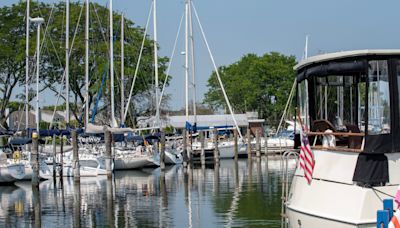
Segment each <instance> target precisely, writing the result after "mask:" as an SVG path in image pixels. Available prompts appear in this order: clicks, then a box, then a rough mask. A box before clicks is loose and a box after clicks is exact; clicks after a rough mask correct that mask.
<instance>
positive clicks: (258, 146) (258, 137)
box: [256, 129, 261, 158]
mask: <svg viewBox="0 0 400 228" xmlns="http://www.w3.org/2000/svg"><path fill="white" fill-rule="evenodd" d="M260 135H261V133H260V130H259V129H257V131H256V156H257V157H258V158H259V157H260V156H261V141H260V140H261V138H260Z"/></svg>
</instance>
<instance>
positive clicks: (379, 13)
mask: <svg viewBox="0 0 400 228" xmlns="http://www.w3.org/2000/svg"><path fill="white" fill-rule="evenodd" d="M81 1H82V0H81ZM91 1H95V2H97V3H99V4H101V5H103V6H105V5H107V2H108V1H106V0H91ZM16 2H18V1H17V0H1V1H0V6H4V5H10V4H12V3H16ZM45 2H50V3H51V2H58V1H55V0H45ZM193 3H194V5H195V7H196V9H197V12H198V14H199V17H200V20H201V23H202V25H203V28H204V31H205V33H206V36H207V40H208V43H209V44H210V48H211V51H212V53H213V55H214V59H215V61H216V64H217V66H221V65H229V64H232V63H234V62H236V61H238V60H239V59H240V58H241V57H242V56H244V55H246V54H248V53H255V54H258V55H262V54H264V53H267V52H271V51H277V52H280V53H283V54H285V55H294V56H296V58H297V59H298V60H300V59H301V57H302V55H303V51H304V44H305V37H306V35H309V49H308V54H309V56H312V55H316V54H320V53H326V52H336V51H345V50H356V49H378V48H390V49H393V48H400V13H398V9H400V1H395V0H388V1H372V0H351V1H349V0H335V1H321V0H303V1H299V0H279V1H277V0H193ZM150 4H151V1H150V0H114V1H113V5H114V9H115V10H117V11H118V12H121V13H124V14H125V15H126V17H128V18H129V19H131V20H133V21H134V22H135V23H136V24H137V25H139V26H145V24H146V19H147V16H148V11H149V7H150ZM183 11H184V1H183V0H158V1H157V15H158V25H157V26H158V32H157V33H158V42H159V45H160V47H161V49H160V51H159V55H160V56H167V57H170V55H171V52H172V49H173V44H174V40H175V36H176V33H177V29H178V26H179V21H180V18H181V16H182V14H183ZM22 23H23V22H22ZM194 26H195V31H194V36H195V55H196V57H195V58H196V68H197V71H196V86H197V101H198V102H201V101H202V98H203V95H204V93H205V92H206V91H207V80H208V78H209V77H210V75H211V73H212V71H213V65H212V63H211V61H210V58H209V56H208V53H207V50H206V48H205V46H204V45H203V41H202V39H201V34H200V33H199V30H198V29H197V24H195V25H194ZM150 35H152V28H151V27H150ZM182 36H183V33H181V36H180V37H181V38H180V39H179V44H178V48H177V50H176V52H177V55H175V56H174V61H173V63H172V65H171V72H170V74H171V75H172V76H173V79H172V80H171V84H170V86H169V88H168V89H167V91H166V92H167V93H169V94H171V95H172V97H171V101H170V106H171V108H173V109H180V108H181V107H184V68H183V64H184V57H183V56H182V55H180V53H181V52H182V51H183V50H184V40H183V39H182V38H183V37H182ZM45 97H47V96H45ZM41 102H42V103H44V104H51V103H52V102H53V103H54V100H52V99H46V98H43V99H41Z"/></svg>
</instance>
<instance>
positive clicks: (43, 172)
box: [22, 162, 53, 180]
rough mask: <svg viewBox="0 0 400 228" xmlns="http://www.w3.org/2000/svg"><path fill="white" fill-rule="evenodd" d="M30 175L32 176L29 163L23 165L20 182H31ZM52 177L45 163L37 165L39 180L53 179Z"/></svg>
mask: <svg viewBox="0 0 400 228" xmlns="http://www.w3.org/2000/svg"><path fill="white" fill-rule="evenodd" d="M32 175H33V170H32V165H31V164H30V162H29V164H25V175H24V177H23V178H22V180H32ZM52 175H53V174H52V172H51V169H50V167H49V166H48V165H47V164H46V163H45V162H42V163H41V164H40V165H39V178H40V179H45V180H48V179H51V178H52V177H53V176H52Z"/></svg>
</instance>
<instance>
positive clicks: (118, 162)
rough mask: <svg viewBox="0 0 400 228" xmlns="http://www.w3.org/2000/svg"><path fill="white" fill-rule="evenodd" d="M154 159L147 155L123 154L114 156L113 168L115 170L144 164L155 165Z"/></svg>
mask: <svg viewBox="0 0 400 228" xmlns="http://www.w3.org/2000/svg"><path fill="white" fill-rule="evenodd" d="M155 164H156V163H155V161H153V159H151V158H149V157H148V156H125V157H122V158H115V160H114V169H115V170H127V169H140V168H143V167H146V166H151V165H155Z"/></svg>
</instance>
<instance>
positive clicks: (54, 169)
mask: <svg viewBox="0 0 400 228" xmlns="http://www.w3.org/2000/svg"><path fill="white" fill-rule="evenodd" d="M52 144H53V179H54V180H56V175H57V173H56V172H57V171H56V167H57V163H56V158H57V147H56V146H57V144H56V135H53V142H52Z"/></svg>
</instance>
